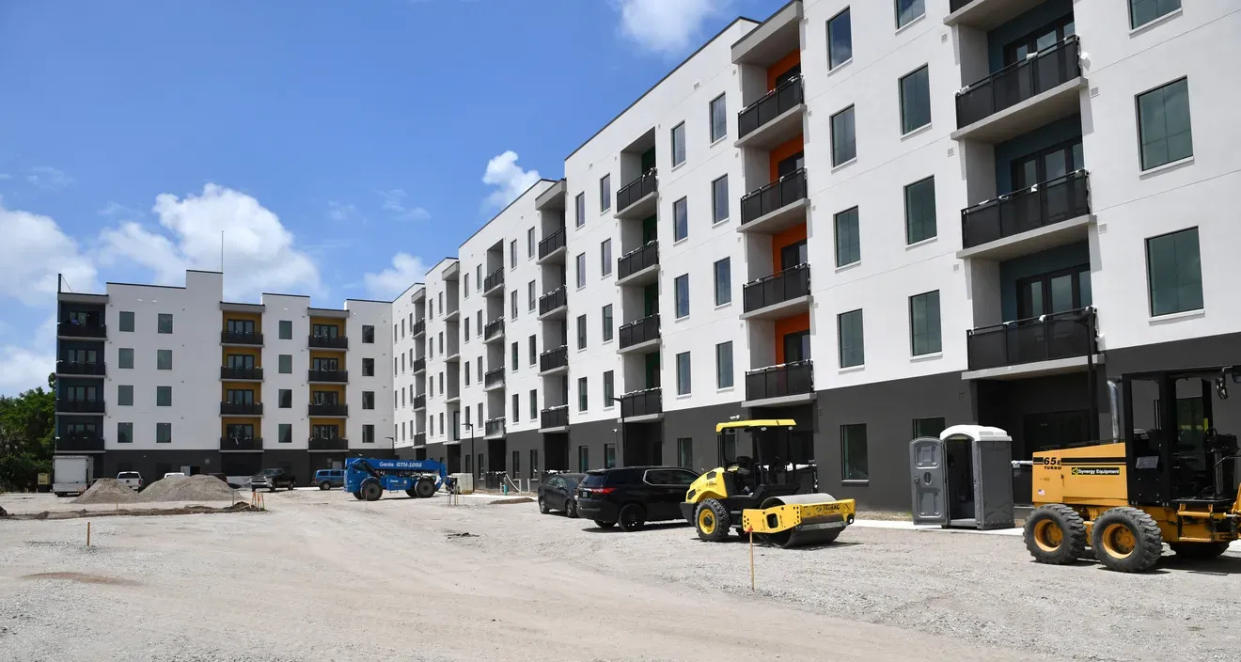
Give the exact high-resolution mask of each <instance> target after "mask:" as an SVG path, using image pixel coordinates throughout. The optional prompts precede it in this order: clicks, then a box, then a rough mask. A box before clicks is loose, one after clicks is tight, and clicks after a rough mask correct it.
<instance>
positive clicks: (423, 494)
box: [414, 480, 435, 499]
mask: <svg viewBox="0 0 1241 662" xmlns="http://www.w3.org/2000/svg"><path fill="white" fill-rule="evenodd" d="M414 494H416V495H418V498H419V499H430V498H431V497H432V496H435V481H433V480H420V481H418V482H417V483H414Z"/></svg>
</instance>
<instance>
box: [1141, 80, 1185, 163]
mask: <svg viewBox="0 0 1241 662" xmlns="http://www.w3.org/2000/svg"><path fill="white" fill-rule="evenodd" d="M1189 124H1190V122H1189V79H1186V78H1182V79H1180V80H1178V81H1176V82H1173V83H1168V84H1167V85H1164V86H1163V87H1159V88H1156V89H1153V90H1151V91H1150V92H1146V93H1145V94H1139V95H1138V137H1139V138H1140V140H1141V143H1142V169H1143V170H1149V169H1151V168H1155V167H1158V166H1161V165H1163V164H1165V163H1172V162H1173V161H1179V160H1181V159H1187V158H1189V157H1191V156H1193V155H1194V145H1193V136H1192V135H1191V131H1190V126H1189Z"/></svg>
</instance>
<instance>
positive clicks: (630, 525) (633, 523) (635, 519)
mask: <svg viewBox="0 0 1241 662" xmlns="http://www.w3.org/2000/svg"><path fill="white" fill-rule="evenodd" d="M618 517H619V518H620V525H621V528H622V529H624V530H626V531H637V530H638V529H641V528H642V525H643V524H645V523H646V510H645V509H644V508H642V506H639V505H638V504H636V503H631V504H629V505H627V506H625V507H624V508H621V510H620V513H619V515H618Z"/></svg>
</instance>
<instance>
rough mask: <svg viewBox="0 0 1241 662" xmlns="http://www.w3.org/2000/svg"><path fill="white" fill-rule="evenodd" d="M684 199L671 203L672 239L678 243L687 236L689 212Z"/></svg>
mask: <svg viewBox="0 0 1241 662" xmlns="http://www.w3.org/2000/svg"><path fill="white" fill-rule="evenodd" d="M687 205H688V203H687V202H686V199H685V198H681V199H680V200H677V201H676V202H674V203H672V239H673V241H680V240H682V239H684V238H685V237H687V236H689V210H688V207H687Z"/></svg>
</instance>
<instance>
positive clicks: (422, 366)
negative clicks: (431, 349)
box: [414, 359, 427, 372]
mask: <svg viewBox="0 0 1241 662" xmlns="http://www.w3.org/2000/svg"><path fill="white" fill-rule="evenodd" d="M426 369H427V360H426V359H414V372H422V371H423V370H426Z"/></svg>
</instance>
